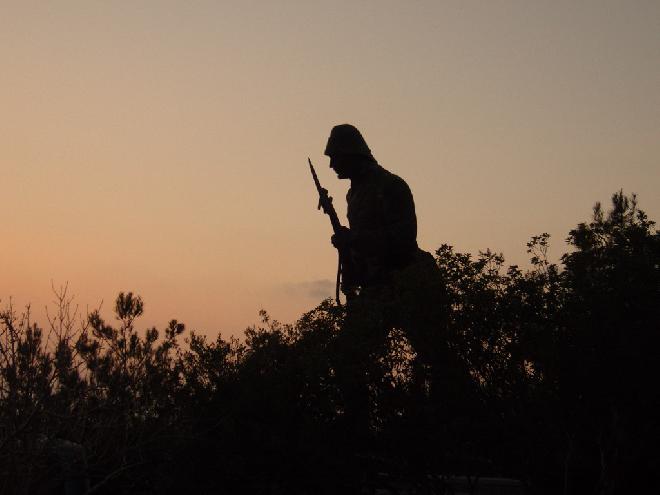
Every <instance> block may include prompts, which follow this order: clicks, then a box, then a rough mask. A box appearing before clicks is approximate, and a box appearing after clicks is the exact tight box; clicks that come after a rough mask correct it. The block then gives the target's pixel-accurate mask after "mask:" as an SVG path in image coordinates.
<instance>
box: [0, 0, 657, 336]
mask: <svg viewBox="0 0 660 495" xmlns="http://www.w3.org/2000/svg"><path fill="white" fill-rule="evenodd" d="M0 61H1V63H2V70H0V89H1V91H0V110H1V118H0V184H1V185H2V188H1V192H0V198H1V205H2V210H1V211H2V215H1V217H2V222H1V224H0V225H1V226H2V231H3V235H2V241H1V242H0V306H3V307H4V306H6V304H8V303H9V301H10V299H11V301H12V303H13V304H14V306H15V307H17V308H20V307H23V306H24V305H26V304H31V308H32V313H33V316H34V317H35V318H36V319H37V320H38V321H40V322H41V323H44V322H45V320H44V308H45V307H46V306H47V305H49V304H50V303H51V301H52V300H53V293H52V287H51V286H52V285H54V286H55V287H60V286H62V285H64V284H68V290H69V293H70V294H73V295H75V301H76V302H77V304H79V305H80V309H81V313H82V314H84V313H85V312H86V311H88V310H91V309H93V308H96V307H98V306H99V305H101V308H102V309H101V312H102V314H103V315H104V316H106V318H107V319H109V320H112V312H111V310H112V307H113V305H114V303H113V302H114V299H115V298H116V296H117V294H118V293H119V292H120V291H125V292H126V291H132V292H134V293H137V294H139V295H141V296H142V298H143V299H144V301H145V314H144V316H143V318H142V319H141V322H140V324H139V326H142V327H145V328H146V327H148V326H153V325H155V326H157V327H159V328H162V327H164V326H165V325H166V323H167V322H168V321H169V320H170V319H172V318H176V319H178V320H179V321H182V322H184V323H186V325H187V327H188V328H189V329H194V330H196V331H198V332H200V333H205V334H207V335H209V336H211V337H214V336H215V335H217V334H218V333H219V332H222V334H223V335H224V336H227V335H230V334H236V335H238V334H240V333H241V332H242V330H243V329H245V328H246V327H247V326H249V325H251V324H253V323H255V322H258V321H259V316H258V311H259V310H260V309H262V308H263V309H266V310H267V311H268V312H269V313H270V315H271V316H272V317H273V318H276V319H278V320H281V321H284V322H293V321H295V319H296V318H297V317H298V316H300V315H301V314H302V313H303V312H304V311H307V310H310V309H312V308H313V307H315V306H316V305H317V304H318V303H319V302H320V301H321V300H322V299H323V298H324V297H328V296H330V295H332V294H333V292H334V277H335V270H336V253H335V251H334V250H333V248H332V246H331V245H330V243H329V236H330V234H331V232H330V224H329V222H328V219H327V217H325V216H324V215H323V214H322V213H320V212H319V211H317V210H316V204H317V195H316V191H315V189H314V186H313V183H312V180H311V177H310V175H309V170H308V167H307V157H308V156H309V157H310V158H311V159H312V161H313V162H314V163H315V165H316V168H317V171H318V174H319V178H320V179H321V181H322V183H323V185H324V186H325V187H326V188H327V189H329V191H330V193H331V194H332V196H333V197H334V198H335V201H334V202H335V205H336V207H337V210H338V213H339V215H340V218H342V219H343V220H345V201H344V199H343V198H344V195H345V193H346V191H347V189H348V184H347V183H346V181H339V180H338V179H337V178H336V176H335V175H334V174H333V173H332V171H331V170H329V169H328V167H327V165H328V158H327V157H324V156H323V150H324V147H325V143H326V140H327V137H328V135H329V132H330V129H331V127H332V126H334V125H336V124H341V123H352V124H354V125H356V126H357V127H358V128H359V129H360V130H361V131H362V133H363V135H364V137H365V139H366V140H367V142H368V144H369V146H370V147H371V149H372V151H373V153H374V156H375V157H376V159H377V160H378V161H379V162H380V164H381V165H383V166H384V167H385V168H387V169H388V170H390V171H392V172H394V173H396V174H397V175H399V176H401V177H403V178H404V179H405V180H406V181H407V182H408V184H409V185H410V187H411V189H412V191H413V194H414V198H415V203H416V208H417V216H418V225H419V229H418V241H419V244H420V246H421V247H422V248H423V249H426V250H428V251H434V250H435V249H437V248H438V247H439V246H440V245H441V244H443V243H447V244H451V245H453V246H455V247H456V249H458V250H459V251H463V252H471V253H474V254H476V253H478V251H479V250H484V249H486V248H490V249H492V250H494V251H497V252H502V253H503V254H504V256H505V258H506V259H507V261H508V262H509V263H515V264H520V265H524V264H525V263H526V260H527V258H528V255H527V254H526V252H525V243H526V242H527V241H528V240H529V238H530V237H531V236H532V235H535V234H539V233H541V232H549V233H550V234H551V235H552V237H551V249H550V256H551V258H552V259H554V260H557V259H558V258H559V256H560V255H561V254H562V253H563V252H565V251H566V249H567V248H566V244H565V238H566V236H567V233H568V231H569V230H570V229H571V228H573V227H574V226H575V225H576V224H577V223H578V222H581V221H585V220H588V219H589V217H590V214H591V208H592V207H593V205H594V203H595V202H596V201H602V202H603V203H605V204H607V203H609V198H610V197H611V195H612V193H614V192H615V191H618V190H619V189H623V190H624V192H626V193H632V192H635V193H637V194H638V198H639V204H640V206H641V208H642V209H644V210H645V211H646V212H647V213H648V214H649V216H650V217H651V219H654V220H660V194H658V191H659V190H660V166H659V165H660V2H657V1H656V0H650V1H608V0H603V1H580V2H575V1H553V2H530V1H492V2H490V1H489V2H472V1H456V2H452V1H412V0H409V1H389V0H381V1H358V0H351V1H343V0H341V1H333V2H328V1H314V0H306V1H278V2H275V1H250V0H243V1H240V2H239V1H236V2H224V1H218V0H216V1H195V2H182V1H179V2H174V1H167V0H159V1H143V0H132V1H113V2H109V1H105V2H104V1H89V0H87V1H66V0H62V1H58V2H42V1H36V2H35V1H25V0H23V1H20V2H13V1H5V0H0Z"/></svg>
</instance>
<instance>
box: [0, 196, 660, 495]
mask: <svg viewBox="0 0 660 495" xmlns="http://www.w3.org/2000/svg"><path fill="white" fill-rule="evenodd" d="M567 241H568V244H569V247H570V249H569V252H568V253H567V254H565V255H564V256H563V257H562V260H561V264H560V265H559V266H558V265H555V264H552V263H550V262H549V261H548V259H547V256H546V255H547V249H548V243H549V236H548V235H547V234H541V235H539V236H535V237H533V238H532V239H531V241H530V242H529V244H528V250H529V253H530V255H531V262H532V265H531V268H530V269H526V270H523V269H520V268H519V267H516V266H509V267H507V266H505V262H504V259H503V257H502V256H501V255H499V254H495V253H493V252H490V251H485V252H483V253H480V254H479V255H478V256H477V257H472V256H470V255H469V254H463V253H458V252H456V251H455V250H454V249H453V248H452V247H451V246H448V245H443V246H441V247H440V249H438V250H437V253H436V259H437V263H438V266H439V268H440V274H441V277H442V279H443V282H444V285H445V286H446V288H447V293H446V298H447V299H446V300H443V301H432V300H424V297H423V295H422V296H421V297H420V301H419V303H420V304H442V305H444V313H443V314H445V315H446V320H445V321H443V322H438V325H437V328H438V332H442V335H443V339H444V340H445V342H446V343H447V349H449V352H450V353H451V356H452V359H453V362H455V363H458V364H459V365H460V366H461V367H463V368H464V369H467V370H469V379H468V380H463V381H460V382H457V383H454V384H453V386H452V387H449V388H447V387H437V386H436V385H437V384H436V383H433V382H434V380H443V378H444V379H445V380H444V381H445V382H446V381H447V380H446V378H447V377H448V376H449V377H451V373H452V370H451V369H448V368H449V367H448V366H447V365H446V364H447V363H446V362H437V363H433V364H432V365H431V367H433V368H435V369H434V370H431V372H429V373H416V372H415V370H418V369H419V368H420V367H422V366H428V365H427V364H426V363H425V364H422V363H420V362H418V360H417V358H416V356H415V353H414V351H413V350H412V347H411V346H410V345H409V343H408V342H407V341H406V338H405V336H404V334H403V333H402V332H401V331H400V330H398V329H391V330H390V333H389V335H388V338H387V339H385V341H384V343H383V344H382V346H381V347H380V348H377V349H373V350H371V359H369V360H368V362H365V363H364V370H363V372H364V373H365V376H367V377H368V381H369V407H370V408H371V411H370V417H371V420H370V424H369V427H368V431H365V432H363V433H364V435H362V436H360V441H359V442H358V441H357V440H356V437H355V436H354V432H353V431H350V430H348V429H347V428H346V424H345V422H344V412H345V409H346V406H347V405H346V404H345V402H344V401H345V397H343V395H342V392H341V390H342V389H341V387H340V386H338V383H337V376H338V371H339V370H341V369H342V366H345V365H346V363H345V361H344V359H343V355H342V353H341V352H339V350H338V347H337V336H338V335H339V334H340V332H341V327H342V321H343V317H344V315H343V309H342V308H341V307H337V306H336V305H335V304H334V303H333V302H332V301H331V300H326V301H323V302H322V303H321V304H320V305H319V306H318V307H317V308H315V309H313V310H312V311H310V312H308V313H306V314H304V315H303V316H302V317H301V318H300V319H299V320H298V321H297V322H296V323H295V324H292V325H288V324H281V323H279V322H277V321H273V320H271V319H270V318H269V316H268V315H267V314H266V313H265V312H264V313H262V324H261V325H259V326H257V327H254V328H250V329H248V330H246V332H245V336H244V338H243V339H241V340H238V339H234V338H231V339H229V340H227V339H223V338H222V337H218V338H217V339H216V340H213V341H209V340H208V339H207V338H206V337H204V336H202V335H199V334H196V333H194V332H190V333H187V332H185V329H184V325H183V324H182V323H179V322H177V321H175V320H174V321H172V322H170V324H169V326H168V327H167V328H166V329H165V330H164V331H162V332H161V331H159V330H157V329H155V328H151V329H148V330H146V331H138V329H137V327H136V322H137V321H139V320H138V318H139V317H140V315H141V314H142V312H143V302H142V300H141V298H140V297H138V296H136V295H134V294H132V293H121V294H119V297H118V298H117V301H116V306H115V316H116V320H115V321H113V322H106V321H104V320H103V319H102V317H101V316H100V314H99V312H98V311H95V312H93V313H91V314H90V315H85V316H83V317H82V318H81V316H80V315H79V314H78V313H77V311H76V308H75V307H73V303H72V298H71V297H70V296H69V295H68V293H67V289H66V288H63V289H61V290H58V291H56V294H57V299H58V303H57V304H56V307H55V311H54V313H53V314H51V315H49V319H48V322H47V323H48V324H47V325H46V326H44V327H40V326H38V325H37V324H35V323H33V322H32V321H31V319H30V314H29V310H28V311H26V312H24V313H21V312H17V311H16V310H15V308H13V307H12V306H11V305H5V307H4V309H3V310H2V312H0V492H1V493H7V494H11V493H17V494H28V493H35V494H36V493H64V492H65V482H66V480H67V479H71V477H72V476H74V477H75V474H76V473H83V476H84V477H85V478H87V479H88V481H89V485H88V486H86V487H85V488H89V492H90V493H99V494H104V493H141V494H156V493H177V492H180V493H229V494H231V493H255V494H258V493H269V494H270V493H272V494H279V493H293V494H295V493H309V494H314V493H350V492H360V490H361V492H360V493H373V492H370V491H369V490H370V489H373V488H374V487H376V486H380V485H379V483H380V484H381V485H382V484H383V483H384V484H388V483H389V486H392V487H393V486H405V487H406V489H408V490H409V491H408V493H443V488H442V487H443V485H442V476H443V475H450V474H455V475H469V476H498V477H508V478H516V479H519V480H521V481H522V482H523V484H524V486H525V487H526V488H525V489H526V491H527V492H529V493H539V494H546V493H547V494H556V493H563V494H587V493H599V494H615V493H617V494H618V493H634V492H639V493H642V492H644V493H650V492H653V491H658V490H660V483H659V481H658V473H660V454H659V453H658V445H657V444H658V440H659V439H660V430H659V428H660V424H659V420H658V418H660V385H659V383H660V373H659V371H658V362H659V360H658V357H660V352H659V350H660V328H659V326H660V325H659V323H658V322H659V318H658V317H659V313H658V312H659V309H660V304H659V303H660V297H659V295H660V292H659V291H660V235H659V234H658V231H656V230H654V223H653V222H651V221H650V220H648V219H647V217H646V215H645V214H644V213H643V212H642V211H641V210H639V209H638V207H637V204H636V200H635V197H634V196H632V197H627V196H625V195H624V194H623V193H617V194H615V195H614V196H613V202H612V207H611V209H610V210H609V211H607V212H604V211H603V210H602V209H601V207H600V205H596V207H595V208H594V212H593V218H592V220H591V221H590V222H589V223H581V224H579V225H578V226H577V227H576V228H575V229H573V230H572V231H571V232H570V233H569V235H568V239H567ZM420 376H423V377H426V378H424V379H419V377H420ZM365 439H366V441H365ZM67 448H69V449H72V450H71V451H75V452H78V454H72V456H71V457H73V458H75V459H77V460H75V459H74V460H75V462H77V463H78V464H75V462H74V461H71V459H70V458H69V459H68V460H67V458H66V455H65V454H62V452H67V450H66V449H67ZM76 449H77V450H76ZM76 456H78V457H76ZM83 457H84V459H82V458H83ZM81 459H82V460H81ZM72 463H73V464H74V465H72ZM72 472H73V473H74V475H72V474H71V473H72ZM379 473H380V474H379ZM383 473H384V474H383ZM642 489H644V490H642ZM392 490H393V489H392ZM649 490H650V491H649ZM392 493H394V491H392Z"/></svg>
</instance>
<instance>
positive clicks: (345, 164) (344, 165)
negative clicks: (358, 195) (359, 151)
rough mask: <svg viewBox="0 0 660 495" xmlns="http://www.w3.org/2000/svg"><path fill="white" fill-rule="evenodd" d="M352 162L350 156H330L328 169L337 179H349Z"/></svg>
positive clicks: (352, 166)
mask: <svg viewBox="0 0 660 495" xmlns="http://www.w3.org/2000/svg"><path fill="white" fill-rule="evenodd" d="M353 162H354V160H353V157H352V156H350V155H332V156H331V157H330V168H331V169H332V170H334V171H335V173H336V174H337V177H338V178H339V179H349V178H350V177H351V170H352V169H353V168H354V165H355V164H354V163H353Z"/></svg>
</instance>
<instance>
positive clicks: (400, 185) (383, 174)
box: [378, 166, 409, 190]
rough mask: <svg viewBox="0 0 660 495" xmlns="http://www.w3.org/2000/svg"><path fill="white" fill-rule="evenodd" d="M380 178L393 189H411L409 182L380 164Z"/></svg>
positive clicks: (387, 186)
mask: <svg viewBox="0 0 660 495" xmlns="http://www.w3.org/2000/svg"><path fill="white" fill-rule="evenodd" d="M378 168H379V169H380V170H379V171H378V180H379V182H380V183H381V184H382V185H383V186H384V187H385V188H387V189H393V190H409V187H408V184H407V183H406V181H405V180H403V179H402V178H401V177H399V176H398V175H396V174H394V173H392V172H390V171H389V170H386V169H385V168H383V167H381V166H379V167H378Z"/></svg>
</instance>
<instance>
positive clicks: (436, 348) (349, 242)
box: [325, 124, 447, 430]
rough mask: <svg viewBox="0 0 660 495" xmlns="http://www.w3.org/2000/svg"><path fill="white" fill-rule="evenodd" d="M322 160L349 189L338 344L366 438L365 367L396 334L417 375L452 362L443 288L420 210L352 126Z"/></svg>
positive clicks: (340, 245)
mask: <svg viewBox="0 0 660 495" xmlns="http://www.w3.org/2000/svg"><path fill="white" fill-rule="evenodd" d="M325 154H326V155H327V156H329V157H330V168H331V169H333V170H334V171H335V173H336V174H337V177H338V178H339V179H348V180H350V181H351V186H350V189H349V191H348V194H347V196H346V199H347V203H348V209H347V216H348V227H340V228H335V233H334V235H333V236H332V238H331V242H332V244H333V246H335V247H336V248H337V249H338V251H339V253H340V260H341V264H342V268H341V271H342V279H343V280H342V284H341V289H342V292H343V293H344V294H345V295H346V300H347V302H346V319H345V324H344V328H343V329H342V332H341V335H340V338H339V339H338V345H339V349H338V354H339V355H341V356H342V358H343V360H344V362H343V364H342V366H338V367H337V368H338V378H339V380H340V382H341V383H340V387H341V388H342V391H343V394H344V396H345V400H346V412H347V415H351V416H353V417H352V418H351V420H350V421H351V422H352V423H353V425H354V426H355V427H358V428H361V429H362V430H364V429H365V428H368V426H365V424H366V423H368V414H369V413H368V411H369V409H370V405H369V399H368V397H367V393H366V388H367V385H366V383H365V382H366V381H367V380H368V376H365V375H368V372H367V371H365V367H368V363H369V362H372V361H373V360H374V355H373V353H374V352H375V351H376V350H378V349H383V346H384V345H385V343H386V341H387V338H388V335H389V334H390V331H391V330H392V329H398V330H400V331H402V332H403V334H404V335H405V336H406V337H407V339H408V341H409V343H410V345H411V347H412V349H413V350H414V353H415V355H416V358H415V360H416V362H417V363H418V364H419V365H420V366H419V367H418V368H417V369H424V368H426V369H429V368H430V367H431V366H432V365H433V364H434V363H438V362H439V361H442V362H444V363H446V362H447V359H446V356H447V352H446V346H445V345H444V343H443V342H442V340H441V336H443V331H442V328H443V327H444V326H445V323H444V321H443V318H445V317H446V313H447V312H446V310H445V309H444V304H445V303H444V300H445V298H444V296H443V294H444V287H443V284H442V280H441V277H440V273H439V270H438V267H437V265H436V263H435V260H434V258H433V256H432V255H431V254H430V253H427V252H425V251H422V250H421V249H419V247H418V245H417V217H416V214H415V203H414V201H413V196H412V193H411V191H410V188H409V187H408V185H407V184H406V182H405V181H404V180H403V179H402V178H400V177H398V176H397V175H395V174H393V173H391V172H389V171H387V170H385V169H384V168H383V167H381V166H380V165H379V164H378V162H377V161H376V159H375V158H374V156H373V154H372V152H371V150H370V149H369V146H367V143H366V141H365V140H364V138H363V137H362V134H361V133H360V131H358V129H357V128H355V127H354V126H352V125H349V124H342V125H338V126H335V127H334V128H333V129H332V131H331V133H330V137H329V139H328V143H327V146H326V149H325ZM326 193H327V192H326ZM416 378H417V379H418V378H419V376H417V377H416Z"/></svg>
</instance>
